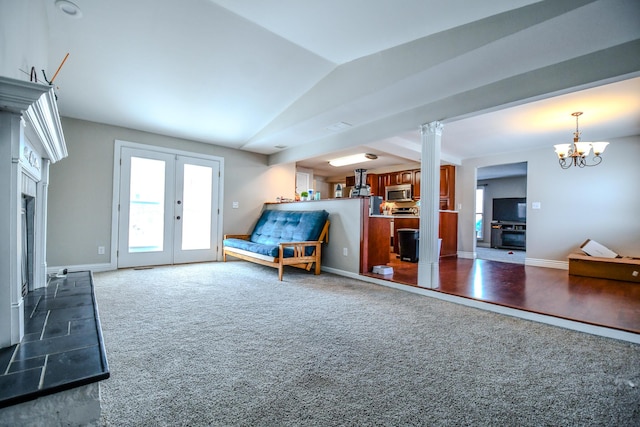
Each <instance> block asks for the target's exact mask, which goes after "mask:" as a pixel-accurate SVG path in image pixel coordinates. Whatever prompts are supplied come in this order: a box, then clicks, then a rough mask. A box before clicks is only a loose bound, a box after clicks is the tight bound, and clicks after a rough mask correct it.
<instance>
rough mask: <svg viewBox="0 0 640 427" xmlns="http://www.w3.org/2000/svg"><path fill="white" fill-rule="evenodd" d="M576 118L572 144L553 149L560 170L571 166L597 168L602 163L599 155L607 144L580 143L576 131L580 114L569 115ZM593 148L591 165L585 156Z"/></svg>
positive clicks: (578, 132) (578, 134)
mask: <svg viewBox="0 0 640 427" xmlns="http://www.w3.org/2000/svg"><path fill="white" fill-rule="evenodd" d="M571 115H572V116H574V117H575V118H576V131H575V132H574V133H573V144H557V145H554V146H553V147H554V148H555V150H556V154H557V155H558V162H559V163H560V167H561V168H562V169H569V168H570V167H571V166H578V167H581V168H583V167H585V166H597V165H599V164H600V163H601V162H602V157H600V155H601V154H602V153H603V152H604V149H605V148H607V145H608V144H609V143H608V142H580V131H579V130H578V117H580V116H581V115H582V112H580V111H578V112H575V113H571ZM592 148H593V158H592V163H589V162H588V159H587V156H588V155H589V152H590V151H591V149H592Z"/></svg>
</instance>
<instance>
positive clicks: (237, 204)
mask: <svg viewBox="0 0 640 427" xmlns="http://www.w3.org/2000/svg"><path fill="white" fill-rule="evenodd" d="M231 207H232V208H233V209H238V208H239V207H240V203H239V202H233V203H232V204H231Z"/></svg>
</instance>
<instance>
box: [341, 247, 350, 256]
mask: <svg viewBox="0 0 640 427" xmlns="http://www.w3.org/2000/svg"><path fill="white" fill-rule="evenodd" d="M342 255H344V256H348V255H349V251H348V250H347V248H342Z"/></svg>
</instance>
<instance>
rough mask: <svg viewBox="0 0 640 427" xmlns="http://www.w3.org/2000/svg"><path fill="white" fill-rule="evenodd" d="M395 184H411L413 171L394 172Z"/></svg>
mask: <svg viewBox="0 0 640 427" xmlns="http://www.w3.org/2000/svg"><path fill="white" fill-rule="evenodd" d="M396 184H413V171H400V172H396Z"/></svg>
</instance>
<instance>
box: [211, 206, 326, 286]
mask: <svg viewBox="0 0 640 427" xmlns="http://www.w3.org/2000/svg"><path fill="white" fill-rule="evenodd" d="M328 217H329V213H328V212H327V211H324V210H320V211H282V210H265V211H263V212H262V214H261V215H260V218H259V219H258V222H257V223H256V225H255V227H254V229H253V231H252V232H251V234H226V235H225V236H224V240H223V261H224V262H226V261H227V255H230V256H233V257H236V258H240V259H243V260H245V261H250V262H254V263H257V264H262V265H266V266H269V267H275V268H277V269H278V279H279V280H282V276H283V273H284V266H285V265H289V266H292V267H297V268H303V269H305V270H307V271H310V270H311V268H312V267H313V266H314V265H315V271H314V272H315V274H320V267H321V255H322V244H323V243H326V242H327V241H328V237H329V220H328Z"/></svg>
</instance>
